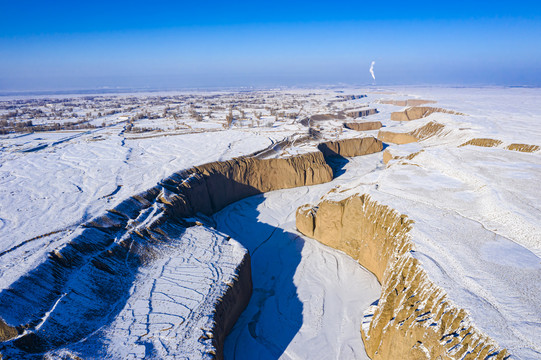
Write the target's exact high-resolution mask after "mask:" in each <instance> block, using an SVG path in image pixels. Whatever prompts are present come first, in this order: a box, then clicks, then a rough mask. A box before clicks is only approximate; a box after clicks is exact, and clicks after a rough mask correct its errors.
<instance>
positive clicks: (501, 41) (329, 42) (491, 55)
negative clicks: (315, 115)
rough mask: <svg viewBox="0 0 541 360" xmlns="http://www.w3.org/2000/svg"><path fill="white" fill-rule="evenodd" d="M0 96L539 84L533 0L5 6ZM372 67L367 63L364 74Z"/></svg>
mask: <svg viewBox="0 0 541 360" xmlns="http://www.w3.org/2000/svg"><path fill="white" fill-rule="evenodd" d="M2 13H3V21H2V22H1V23H0V90H1V91H9V90H39V89H51V90H54V89H80V88H101V87H148V88H183V87H226V86H256V87H258V86H278V85H301V86H302V85H318V84H331V83H332V84H336V83H344V84H358V85H362V84H370V83H372V81H373V79H372V76H371V74H370V73H369V72H368V71H367V70H366V69H367V65H369V64H371V62H372V61H376V62H377V66H378V69H377V70H378V81H377V82H378V84H379V85H395V84H453V85H532V86H540V85H541V46H539V39H541V5H539V4H538V3H537V2H520V1H519V2H513V3H512V6H511V5H509V2H501V1H500V2H499V1H495V2H487V3H486V4H485V2H483V1H481V2H471V1H470V2H461V1H454V2H452V3H450V4H447V3H446V4H444V5H441V4H438V3H437V2H433V1H431V2H428V1H426V2H425V1H421V2H411V3H409V2H402V1H401V2H393V1H387V2H384V3H381V4H378V3H367V2H359V1H352V2H347V1H346V2H332V3H331V2H329V3H328V2H323V1H315V2H314V1H310V2H308V1H297V2H294V4H292V3H290V2H286V1H273V2H269V3H265V4H263V3H257V2H247V1H237V2H234V3H229V2H212V1H210V2H208V1H207V2H180V1H175V2H169V3H168V2H159V3H151V2H148V1H145V2H143V1H138V0H136V1H130V2H124V3H123V2H122V1H117V2H111V1H109V2H104V1H93V2H71V1H70V2H68V1H55V2H38V1H12V2H4V4H3V5H2ZM360 64H365V65H360Z"/></svg>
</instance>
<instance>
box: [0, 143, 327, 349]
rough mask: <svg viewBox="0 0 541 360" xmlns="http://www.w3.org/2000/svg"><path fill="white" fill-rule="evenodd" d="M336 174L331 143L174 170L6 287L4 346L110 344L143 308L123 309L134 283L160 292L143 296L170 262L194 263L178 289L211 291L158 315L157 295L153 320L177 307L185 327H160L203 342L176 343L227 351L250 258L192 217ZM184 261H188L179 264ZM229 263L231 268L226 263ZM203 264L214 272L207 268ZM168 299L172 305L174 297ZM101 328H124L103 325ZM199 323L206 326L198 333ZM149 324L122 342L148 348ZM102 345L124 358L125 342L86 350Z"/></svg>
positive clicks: (1, 324) (172, 269)
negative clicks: (328, 153)
mask: <svg viewBox="0 0 541 360" xmlns="http://www.w3.org/2000/svg"><path fill="white" fill-rule="evenodd" d="M330 180H332V170H331V168H330V167H329V166H328V165H327V164H326V163H325V159H324V157H323V154H322V153H321V152H313V153H307V154H303V155H299V156H295V157H290V158H286V159H256V158H236V159H233V160H229V161H225V162H215V163H210V164H205V165H201V166H196V167H193V168H190V169H188V170H185V171H180V172H178V173H175V174H173V175H172V176H170V177H168V178H166V179H164V180H163V181H161V182H160V183H159V184H158V185H157V186H155V187H153V188H151V189H149V190H148V191H145V192H143V193H140V194H138V195H135V196H133V197H131V198H128V199H127V200H125V201H124V202H122V203H120V204H119V205H118V206H116V207H115V208H114V209H111V210H109V211H108V212H107V213H106V214H104V215H103V216H100V217H98V218H95V219H93V220H91V221H89V222H87V223H85V224H84V225H82V226H81V227H80V229H78V230H77V232H76V234H77V235H76V236H75V237H74V238H73V239H71V240H70V241H69V242H68V243H67V244H66V245H65V246H63V247H61V248H58V249H56V250H54V251H53V252H51V253H50V255H49V258H48V259H46V260H45V261H44V262H42V263H41V264H40V265H38V266H37V267H36V268H35V269H34V270H32V271H31V272H29V273H27V274H25V275H24V276H22V277H21V278H20V279H19V280H18V281H16V282H15V283H13V284H12V285H11V286H10V288H8V289H5V290H4V291H2V292H1V293H0V318H1V319H0V336H1V337H2V338H1V340H3V341H4V343H3V344H0V352H1V353H2V354H3V355H5V356H15V357H24V356H26V355H25V354H43V353H48V354H52V355H54V356H56V355H58V354H59V353H58V350H57V349H59V348H63V349H71V347H73V349H72V350H73V351H74V353H79V354H82V355H84V354H85V353H86V351H85V350H84V349H83V350H81V348H84V346H85V345H84V344H85V341H86V340H85V339H87V340H88V342H89V344H90V343H91V342H93V341H94V342H95V341H98V340H96V339H95V337H96V336H104V337H105V338H104V339H101V340H99V342H100V343H103V342H105V343H107V341H106V338H107V337H108V336H116V335H115V334H120V333H122V332H123V331H125V328H124V325H122V324H123V321H124V320H125V319H127V318H129V317H130V316H131V315H130V314H132V313H133V312H130V310H129V309H127V310H126V313H125V314H124V312H123V311H124V310H123V309H124V308H126V307H131V306H135V305H130V304H131V302H132V297H131V295H130V291H131V290H130V289H131V288H132V287H133V285H134V284H137V286H135V288H136V289H145V288H148V289H149V290H148V291H150V293H149V294H150V295H149V294H144V295H141V296H143V297H149V296H152V293H153V290H152V291H151V290H150V289H154V288H156V287H157V286H158V285H156V284H155V285H152V284H153V282H156V281H158V282H159V281H160V279H161V277H162V275H163V272H164V271H166V272H168V273H171V274H177V273H178V275H175V276H180V277H182V276H185V275H183V274H184V272H185V271H187V270H189V272H191V273H193V274H194V277H193V279H192V280H190V281H189V284H187V285H186V286H185V287H182V286H181V287H179V288H178V289H176V288H175V289H172V287H171V286H169V287H168V288H169V291H173V292H179V291H180V292H182V291H186V289H188V288H192V287H193V290H192V291H193V292H192V294H193V293H195V294H207V295H206V296H205V297H203V298H199V296H197V297H196V298H194V299H190V297H186V296H180V297H178V298H176V299H178V300H179V301H180V303H179V304H178V306H177V305H175V306H177V307H179V309H178V310H176V311H177V313H175V312H174V311H173V312H172V313H171V314H170V315H167V314H162V315H158V314H156V315H153V308H154V307H157V305H156V304H154V305H153V306H151V307H150V308H148V309H147V310H145V311H147V312H148V315H147V317H148V319H149V320H147V321H148V324H146V325H145V326H146V327H148V328H156V327H157V326H160V325H159V323H160V322H159V321H160V320H158V323H154V321H153V320H150V319H152V318H153V317H156V316H157V319H159V318H160V317H164V316H170V317H172V318H173V319H176V320H175V321H172V322H171V323H173V324H174V323H176V322H178V320H179V317H180V318H184V320H183V321H182V322H181V325H182V326H180V325H179V326H173V327H171V328H167V327H166V328H165V329H164V330H156V331H157V332H156V334H162V335H163V334H165V333H164V332H163V331H168V332H175V334H173V333H171V334H170V337H171V338H172V339H192V338H194V336H195V337H196V338H195V340H194V341H192V342H190V341H185V340H182V341H181V340H178V341H180V344H179V345H175V346H172V347H171V348H174V349H177V350H178V351H181V352H186V351H187V350H186V349H187V348H186V346H187V347H188V348H189V351H191V352H194V353H198V354H205V355H204V357H208V356H210V357H211V358H215V357H216V358H221V357H222V348H223V341H224V339H225V336H226V335H227V332H228V331H229V330H230V329H231V327H232V325H233V324H234V323H235V321H236V319H237V317H238V316H239V315H240V313H241V312H242V310H243V309H244V307H245V306H246V304H247V303H248V301H249V299H250V295H251V291H252V290H251V289H252V284H251V271H250V257H249V254H248V253H247V251H246V249H244V248H243V247H242V246H241V245H240V244H238V243H237V245H235V241H234V240H228V239H226V238H223V236H221V235H219V234H215V233H214V232H213V231H212V230H211V229H208V230H204V229H206V227H204V226H201V227H200V228H201V229H202V230H201V231H199V232H196V234H195V235H194V234H193V232H194V230H190V231H188V229H192V228H193V227H191V226H193V225H194V224H196V223H199V220H193V218H192V217H193V216H196V215H198V214H205V215H209V214H212V213H214V212H216V211H218V210H220V209H222V208H224V207H225V206H227V205H229V204H231V203H232V202H235V201H238V200H240V199H242V198H245V197H248V196H251V195H254V194H258V193H262V192H266V191H271V190H276V189H284V188H290V187H296V186H304V185H314V184H319V183H322V182H327V181H330ZM198 216H199V215H198ZM200 216H204V215H200ZM164 247H166V248H167V249H168V251H167V252H164V251H163V248H164ZM173 249H175V250H174V251H175V256H174V258H171V257H170V256H169V255H167V254H168V253H169V252H171V251H173ZM195 253H200V254H201V255H200V257H199V259H198V261H195V260H194V261H193V262H192V263H190V260H188V259H189V258H191V257H193V254H195ZM211 255H212V256H211ZM208 256H210V258H208V259H207V260H208V261H207V260H205V259H206V258H207V257H208ZM183 258H185V260H182V259H183ZM175 259H176V260H175ZM220 259H222V260H220ZM179 260H181V261H180V264H178V265H175V266H172V264H174V263H175V261H177V262H178V261H179ZM183 261H184V262H185V263H184V264H185V265H183ZM222 262H223V263H222ZM167 264H169V265H167ZM188 264H189V265H188ZM187 265H188V267H187V268H185V267H186V266H187ZM220 266H223V268H220V269H219V270H216V269H217V268H219V267H220ZM232 266H233V267H232ZM199 268H200V269H199ZM212 268H214V270H212ZM183 269H184V270H183ZM186 269H187V270H186ZM197 269H199V270H197ZM209 269H210V270H212V271H209ZM153 272H155V274H154V275H144V274H152V273H153ZM199 272H201V274H208V275H205V276H199V275H197V274H198V273H199ZM164 281H166V279H164ZM224 284H226V285H227V286H226V285H224ZM165 285H166V284H165ZM165 285H164V286H165ZM183 289H184V290H183ZM141 291H142V290H141ZM134 296H135V295H134ZM136 297H137V296H136ZM136 300H137V299H134V300H133V301H134V302H135V303H136ZM164 306H166V307H165V309H167V310H168V311H171V308H170V306H169V307H168V306H167V305H164ZM186 309H188V310H190V311H189V314H191V313H194V314H196V315H197V316H195V315H193V316H190V315H186V316H185V317H184V315H182V311H186ZM205 309H206V310H205ZM119 319H124V320H119ZM205 319H210V320H209V321H210V323H208V322H207V321H206V320H205ZM134 321H135V320H134ZM119 322H120V325H118V324H119ZM136 324H137V321H135V322H134V326H136ZM162 327H163V326H162ZM98 329H110V330H111V329H116V330H114V331H113V330H111V331H106V334H101V331H102V330H100V332H97V331H98ZM160 329H161V328H160ZM199 329H203V330H204V334H203V335H202V337H201V338H200V339H199V340H197V338H198V337H199V336H200V335H199V332H200V331H201V330H199ZM143 330H144V327H143ZM145 331H146V333H148V332H149V331H148V330H144V331H143V332H142V333H141V334H140V336H139V337H138V336H135V337H134V336H132V335H134V334H136V333H137V331H135V330H130V331H129V332H127V333H126V336H125V338H123V340H122V341H121V342H119V344H125V343H126V344H128V343H130V341H133V344H132V346H133V347H134V348H136V347H142V348H143V349H145V347H143V346H142V343H141V341H140V340H139V338H140V337H141V336H143V335H144V334H145ZM178 332H180V333H178ZM100 334H101V335H100ZM130 334H131V335H130ZM17 336H18V337H17ZM10 339H12V340H11V341H9V340H10ZM149 341H151V340H149ZM151 342H152V341H151ZM198 344H199V345H198ZM198 346H199V348H198ZM94 347H96V349H95V350H92V351H98V352H99V351H101V352H105V353H108V354H116V355H118V356H120V357H122V356H121V355H119V354H120V353H122V351H121V350H119V349H115V348H112V349H101V348H99V347H97V345H88V347H87V348H86V349H87V350H88V349H94ZM183 349H184V350H183ZM62 351H64V350H62ZM66 351H67V350H66ZM116 355H115V356H116ZM143 355H144V354H143ZM143 355H142V356H143ZM111 356H112V355H111ZM144 356H146V355H144Z"/></svg>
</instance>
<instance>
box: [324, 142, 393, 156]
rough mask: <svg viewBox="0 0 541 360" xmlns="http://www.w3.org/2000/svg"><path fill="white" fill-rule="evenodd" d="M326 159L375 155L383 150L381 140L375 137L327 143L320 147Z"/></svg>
mask: <svg viewBox="0 0 541 360" xmlns="http://www.w3.org/2000/svg"><path fill="white" fill-rule="evenodd" d="M318 149H319V151H321V153H322V154H323V156H324V157H325V158H327V157H329V156H331V157H332V156H344V157H353V156H361V155H368V154H373V153H376V152H380V151H381V150H382V149H383V144H382V142H381V141H380V140H378V139H376V138H373V137H364V138H352V139H344V140H338V141H327V142H324V143H321V144H319V145H318Z"/></svg>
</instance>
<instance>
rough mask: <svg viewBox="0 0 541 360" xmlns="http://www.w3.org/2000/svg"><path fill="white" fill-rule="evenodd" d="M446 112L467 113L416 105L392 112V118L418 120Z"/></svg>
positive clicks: (395, 119) (453, 113) (396, 119)
mask: <svg viewBox="0 0 541 360" xmlns="http://www.w3.org/2000/svg"><path fill="white" fill-rule="evenodd" d="M436 112H439V113H445V114H452V115H463V116H464V115H465V114H463V113H459V112H456V111H452V110H446V109H442V108H435V107H427V106H415V107H411V108H408V109H406V110H404V111H397V112H393V113H391V120H394V121H411V120H417V119H422V118H425V117H427V116H429V115H430V114H433V113H436Z"/></svg>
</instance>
